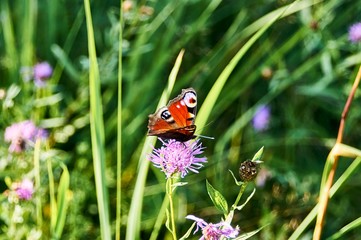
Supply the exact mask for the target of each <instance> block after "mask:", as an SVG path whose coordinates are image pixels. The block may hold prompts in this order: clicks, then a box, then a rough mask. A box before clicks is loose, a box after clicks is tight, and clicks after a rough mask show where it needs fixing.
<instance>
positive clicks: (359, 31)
mask: <svg viewBox="0 0 361 240" xmlns="http://www.w3.org/2000/svg"><path fill="white" fill-rule="evenodd" d="M348 39H349V40H350V41H351V42H353V43H357V42H360V41H361V22H358V23H355V24H353V25H352V26H351V27H350V28H349V30H348Z"/></svg>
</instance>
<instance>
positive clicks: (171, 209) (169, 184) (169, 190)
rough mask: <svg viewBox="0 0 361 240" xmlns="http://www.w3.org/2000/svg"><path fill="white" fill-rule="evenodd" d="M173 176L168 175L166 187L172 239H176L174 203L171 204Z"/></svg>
mask: <svg viewBox="0 0 361 240" xmlns="http://www.w3.org/2000/svg"><path fill="white" fill-rule="evenodd" d="M172 187H173V178H172V177H170V178H168V179H167V183H166V189H167V195H168V198H169V213H170V222H171V226H170V227H171V229H170V230H171V233H172V236H173V240H177V231H176V227H175V219H174V205H173V189H172Z"/></svg>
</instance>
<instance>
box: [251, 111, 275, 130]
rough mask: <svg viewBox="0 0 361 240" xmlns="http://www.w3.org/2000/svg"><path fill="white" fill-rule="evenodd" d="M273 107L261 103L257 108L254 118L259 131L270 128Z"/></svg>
mask: <svg viewBox="0 0 361 240" xmlns="http://www.w3.org/2000/svg"><path fill="white" fill-rule="evenodd" d="M270 115H271V109H270V107H269V106H267V105H261V106H259V107H258V108H257V110H256V113H255V114H254V117H253V119H252V124H253V128H254V129H255V130H256V131H258V132H261V131H264V130H266V129H267V128H268V125H269V121H270Z"/></svg>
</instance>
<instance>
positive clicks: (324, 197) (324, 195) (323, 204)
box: [313, 66, 361, 240]
mask: <svg viewBox="0 0 361 240" xmlns="http://www.w3.org/2000/svg"><path fill="white" fill-rule="evenodd" d="M360 79H361V66H360V68H359V70H358V73H357V76H356V78H355V81H354V84H353V86H352V89H351V92H350V94H349V96H348V99H347V102H346V104H345V107H344V109H343V112H342V115H341V121H340V127H339V130H338V135H337V140H336V144H338V143H341V142H342V138H343V132H344V128H345V121H346V118H347V114H348V112H349V110H350V106H351V103H352V100H353V97H354V96H355V93H356V90H357V88H358V85H359V84H360ZM338 159H339V156H338V155H335V157H334V161H333V164H332V168H331V170H330V173H329V175H328V178H327V181H326V184H325V186H324V188H323V190H322V192H321V196H320V207H319V209H318V214H317V221H316V226H315V230H314V232H313V239H314V240H319V239H320V238H321V234H322V228H323V223H324V220H325V215H326V209H327V205H328V200H329V197H330V196H329V195H330V189H331V187H332V183H333V179H334V178H335V173H336V169H337V164H338Z"/></svg>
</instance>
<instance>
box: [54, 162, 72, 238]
mask: <svg viewBox="0 0 361 240" xmlns="http://www.w3.org/2000/svg"><path fill="white" fill-rule="evenodd" d="M62 168H63V174H62V175H61V177H60V182H59V189H58V199H57V203H58V208H57V217H56V224H55V230H54V235H53V236H52V237H53V238H55V239H60V238H61V234H62V232H63V228H64V224H65V219H66V212H67V209H68V203H69V198H68V197H67V193H68V191H69V182H70V176H69V171H68V169H67V167H66V166H65V165H63V164H62Z"/></svg>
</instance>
